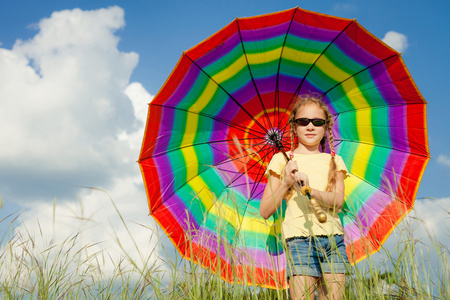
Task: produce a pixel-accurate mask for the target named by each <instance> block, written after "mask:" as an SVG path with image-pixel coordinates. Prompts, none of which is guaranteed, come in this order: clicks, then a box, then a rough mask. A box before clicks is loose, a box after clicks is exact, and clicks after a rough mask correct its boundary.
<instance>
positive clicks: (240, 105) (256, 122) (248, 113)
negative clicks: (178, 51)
mask: <svg viewBox="0 0 450 300" xmlns="http://www.w3.org/2000/svg"><path fill="white" fill-rule="evenodd" d="M183 55H184V56H186V57H187V58H188V59H189V60H190V61H191V62H192V63H193V64H194V65H195V66H197V68H198V69H199V70H200V71H202V72H203V74H205V75H206V76H207V77H208V78H209V79H210V80H211V81H212V82H214V83H215V84H217V86H218V87H220V88H221V89H222V91H224V93H226V94H227V95H228V96H229V97H230V99H231V100H233V102H234V103H235V104H236V105H237V106H239V108H240V109H242V111H244V112H245V113H246V114H247V115H248V116H249V117H250V118H251V119H252V120H253V121H254V122H255V124H258V126H259V127H261V129H262V130H263V131H264V133H266V129H265V128H264V126H263V125H262V124H261V123H259V122H258V120H256V119H255V118H254V117H253V115H252V114H251V113H250V112H249V111H247V110H246V109H245V108H244V106H242V104H240V103H239V102H238V101H237V100H236V99H235V98H234V97H233V96H232V95H231V94H230V93H229V92H228V91H227V90H225V89H224V88H223V87H222V86H221V85H220V84H219V83H218V82H217V81H215V80H214V79H213V78H212V77H211V76H210V75H209V74H208V73H206V72H205V70H203V69H202V68H201V67H200V66H199V65H198V64H197V63H196V62H195V61H194V60H193V59H192V58H190V57H189V56H188V55H187V54H186V53H185V52H184V53H183ZM252 79H253V78H252Z"/></svg>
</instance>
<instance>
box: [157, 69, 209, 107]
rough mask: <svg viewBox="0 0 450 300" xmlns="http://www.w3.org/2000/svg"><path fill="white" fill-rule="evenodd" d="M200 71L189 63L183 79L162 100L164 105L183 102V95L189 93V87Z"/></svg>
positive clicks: (174, 104) (175, 105) (194, 81)
mask: <svg viewBox="0 0 450 300" xmlns="http://www.w3.org/2000/svg"><path fill="white" fill-rule="evenodd" d="M200 73H201V71H200V70H199V69H198V67H197V66H196V65H194V64H192V63H191V65H190V67H189V70H188V71H187V72H186V73H185V75H184V77H183V79H182V80H181V81H180V82H179V83H178V85H177V87H176V89H175V91H174V92H173V93H172V94H171V95H170V96H169V97H168V99H166V100H165V101H164V105H165V106H171V107H177V106H178V105H180V103H182V102H183V100H184V97H186V95H187V94H188V93H189V91H190V90H191V88H192V87H193V86H194V84H195V83H196V82H197V78H198V76H199V74H200Z"/></svg>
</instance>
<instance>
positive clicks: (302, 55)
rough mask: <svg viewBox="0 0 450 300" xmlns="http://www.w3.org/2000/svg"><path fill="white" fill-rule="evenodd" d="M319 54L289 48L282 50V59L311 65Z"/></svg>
mask: <svg viewBox="0 0 450 300" xmlns="http://www.w3.org/2000/svg"><path fill="white" fill-rule="evenodd" d="M319 55H320V54H317V53H309V52H302V51H298V50H295V49H292V48H289V47H286V48H284V50H283V58H284V59H287V60H291V61H294V62H298V63H303V64H308V65H311V64H313V63H314V62H315V61H316V59H317V57H319Z"/></svg>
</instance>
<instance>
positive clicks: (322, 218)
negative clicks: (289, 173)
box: [277, 143, 327, 223]
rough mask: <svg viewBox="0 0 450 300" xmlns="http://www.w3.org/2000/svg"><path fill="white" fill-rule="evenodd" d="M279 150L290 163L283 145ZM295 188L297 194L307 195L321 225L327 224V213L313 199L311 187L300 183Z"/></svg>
mask: <svg viewBox="0 0 450 300" xmlns="http://www.w3.org/2000/svg"><path fill="white" fill-rule="evenodd" d="M277 146H278V148H279V149H280V150H281V153H283V156H284V158H285V159H286V161H287V162H288V161H290V159H289V157H288V156H287V154H286V153H285V152H284V151H283V150H282V147H283V146H282V145H281V143H280V145H277ZM296 171H297V170H294V172H296ZM294 186H295V188H296V189H297V192H299V191H301V192H302V194H303V195H306V196H307V197H308V199H309V205H311V207H312V209H313V210H314V213H315V214H316V216H317V219H318V220H319V222H320V223H325V222H326V221H327V215H326V214H325V211H324V210H323V208H322V206H320V203H319V201H317V199H315V198H313V197H312V196H311V188H310V187H309V186H306V185H302V184H301V183H300V182H296V183H295V184H294Z"/></svg>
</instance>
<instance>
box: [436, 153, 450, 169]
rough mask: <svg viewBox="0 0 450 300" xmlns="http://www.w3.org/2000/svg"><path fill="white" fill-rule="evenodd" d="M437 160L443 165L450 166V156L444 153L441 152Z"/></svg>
mask: <svg viewBox="0 0 450 300" xmlns="http://www.w3.org/2000/svg"><path fill="white" fill-rule="evenodd" d="M437 162H438V163H439V164H441V165H444V166H447V167H450V158H449V157H448V156H446V155H444V154H439V156H438V158H437Z"/></svg>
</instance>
